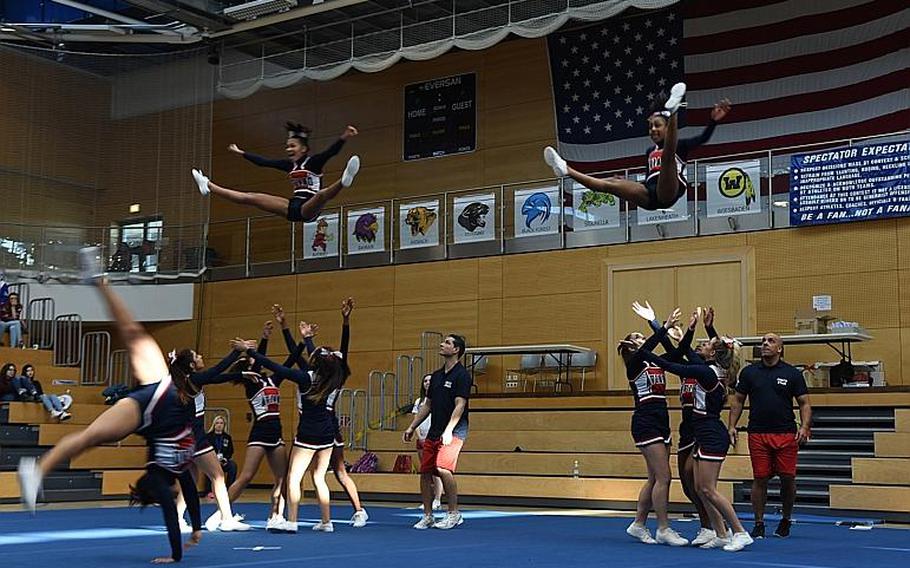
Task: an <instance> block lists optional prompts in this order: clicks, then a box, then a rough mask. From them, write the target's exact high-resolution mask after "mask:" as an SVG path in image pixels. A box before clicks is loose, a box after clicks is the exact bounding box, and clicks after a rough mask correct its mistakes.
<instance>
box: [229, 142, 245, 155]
mask: <svg viewBox="0 0 910 568" xmlns="http://www.w3.org/2000/svg"><path fill="white" fill-rule="evenodd" d="M228 152H233V153H234V154H241V155H242V154H243V150H241V149H240V146H238V145H237V144H231V145H229V146H228Z"/></svg>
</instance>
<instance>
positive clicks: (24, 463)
mask: <svg viewBox="0 0 910 568" xmlns="http://www.w3.org/2000/svg"><path fill="white" fill-rule="evenodd" d="M39 491H41V469H40V468H39V467H38V460H37V459H35V458H32V457H25V458H22V459H20V460H19V494H20V495H21V496H22V504H23V505H25V508H26V510H28V511H31V512H32V513H34V512H35V506H36V504H37V503H38V492H39Z"/></svg>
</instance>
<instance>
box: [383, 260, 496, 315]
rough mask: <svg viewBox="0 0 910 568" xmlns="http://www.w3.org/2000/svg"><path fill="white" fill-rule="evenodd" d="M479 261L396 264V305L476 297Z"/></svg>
mask: <svg viewBox="0 0 910 568" xmlns="http://www.w3.org/2000/svg"><path fill="white" fill-rule="evenodd" d="M478 265H479V263H478V260H477V259H468V260H453V261H450V262H445V263H441V262H431V263H418V264H405V265H401V266H396V267H395V305H396V306H400V305H405V304H423V303H428V302H448V301H453V302H457V301H463V300H476V299H477V295H478Z"/></svg>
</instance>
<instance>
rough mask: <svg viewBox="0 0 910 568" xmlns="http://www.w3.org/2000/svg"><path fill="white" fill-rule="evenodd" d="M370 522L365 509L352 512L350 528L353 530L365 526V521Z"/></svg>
mask: <svg viewBox="0 0 910 568" xmlns="http://www.w3.org/2000/svg"><path fill="white" fill-rule="evenodd" d="M368 520H370V515H368V514H367V510H366V509H361V510H359V511H356V512H354V516H353V517H351V526H352V527H354V528H355V529H359V528H360V527H363V526H366V524H367V521H368Z"/></svg>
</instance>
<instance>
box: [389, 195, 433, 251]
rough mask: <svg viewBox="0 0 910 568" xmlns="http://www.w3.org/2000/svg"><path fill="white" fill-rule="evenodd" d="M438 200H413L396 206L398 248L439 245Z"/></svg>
mask: <svg viewBox="0 0 910 568" xmlns="http://www.w3.org/2000/svg"><path fill="white" fill-rule="evenodd" d="M439 212H440V208H439V200H438V199H433V200H430V201H414V202H410V203H401V204H400V205H399V206H398V235H399V239H398V242H399V243H400V244H399V248H402V249H411V248H421V247H435V246H438V245H439V217H440V214H439Z"/></svg>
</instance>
